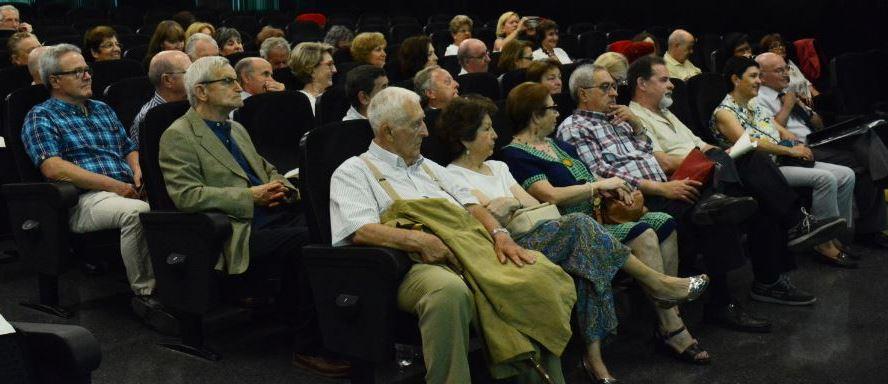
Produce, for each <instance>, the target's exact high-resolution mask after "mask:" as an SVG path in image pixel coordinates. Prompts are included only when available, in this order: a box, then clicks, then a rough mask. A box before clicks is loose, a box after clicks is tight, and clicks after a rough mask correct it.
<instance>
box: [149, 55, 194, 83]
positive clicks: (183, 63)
mask: <svg viewBox="0 0 888 384" xmlns="http://www.w3.org/2000/svg"><path fill="white" fill-rule="evenodd" d="M189 65H191V59H190V58H189V57H188V55H186V54H185V52H182V51H179V50H170V51H161V52H159V53H158V54H156V55H154V57H152V58H151V64H149V66H148V80H150V81H151V84H153V85H154V87H155V88H157V87H159V86H160V85H161V82H162V81H163V75H165V74H166V75H171V76H182V74H183V73H184V72H185V70H187V69H188V66H189ZM180 72H183V73H180Z"/></svg>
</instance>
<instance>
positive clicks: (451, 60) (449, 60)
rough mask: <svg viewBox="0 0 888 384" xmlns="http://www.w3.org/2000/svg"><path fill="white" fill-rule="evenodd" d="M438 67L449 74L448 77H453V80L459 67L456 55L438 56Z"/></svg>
mask: <svg viewBox="0 0 888 384" xmlns="http://www.w3.org/2000/svg"><path fill="white" fill-rule="evenodd" d="M438 65H439V66H441V68H444V70H446V71H447V72H450V76H453V78H454V79H455V78H457V77H458V76H459V72H460V69H461V67H460V65H459V60H458V59H457V58H456V55H450V56H438Z"/></svg>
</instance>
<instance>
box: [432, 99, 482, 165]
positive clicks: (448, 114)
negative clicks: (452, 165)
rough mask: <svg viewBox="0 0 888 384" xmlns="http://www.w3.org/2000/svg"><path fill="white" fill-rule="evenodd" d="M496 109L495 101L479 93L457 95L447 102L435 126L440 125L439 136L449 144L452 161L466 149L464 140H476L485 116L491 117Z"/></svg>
mask: <svg viewBox="0 0 888 384" xmlns="http://www.w3.org/2000/svg"><path fill="white" fill-rule="evenodd" d="M496 110H497V108H496V104H494V103H493V101H491V100H490V99H488V98H486V97H484V96H479V95H468V96H463V97H457V98H454V99H453V101H451V102H450V104H447V107H445V108H444V110H442V111H441V115H440V116H438V121H437V122H436V123H435V126H436V127H438V129H437V131H438V132H437V134H438V138H439V139H440V140H441V141H442V142H444V143H445V144H447V149H448V150H449V151H450V161H453V160H456V158H458V157H459V155H460V153H462V152H463V151H465V149H466V147H465V146H464V145H463V144H462V142H463V141H474V140H475V137H476V136H477V135H478V127H480V126H481V123H482V122H483V121H484V116H488V117H491V116H493V114H494V113H496Z"/></svg>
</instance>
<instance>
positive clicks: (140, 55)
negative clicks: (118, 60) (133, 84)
mask: <svg viewBox="0 0 888 384" xmlns="http://www.w3.org/2000/svg"><path fill="white" fill-rule="evenodd" d="M147 54H148V44H140V45H136V46H133V47H131V48H128V49H127V50H126V51H124V52H123V58H124V59H129V60H135V61H138V62H142V60H144V59H145V55H147Z"/></svg>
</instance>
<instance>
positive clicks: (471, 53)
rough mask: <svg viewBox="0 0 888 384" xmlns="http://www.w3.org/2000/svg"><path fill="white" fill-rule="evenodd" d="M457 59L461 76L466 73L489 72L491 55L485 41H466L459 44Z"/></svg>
mask: <svg viewBox="0 0 888 384" xmlns="http://www.w3.org/2000/svg"><path fill="white" fill-rule="evenodd" d="M456 58H457V60H459V66H460V67H462V68H461V69H460V71H459V74H460V75H465V74H466V73H479V72H487V66H488V65H489V64H490V53H489V52H488V51H487V46H486V45H485V44H484V42H483V41H481V40H478V39H465V40H463V42H462V43H460V44H459V50H458V51H457V52H456Z"/></svg>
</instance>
